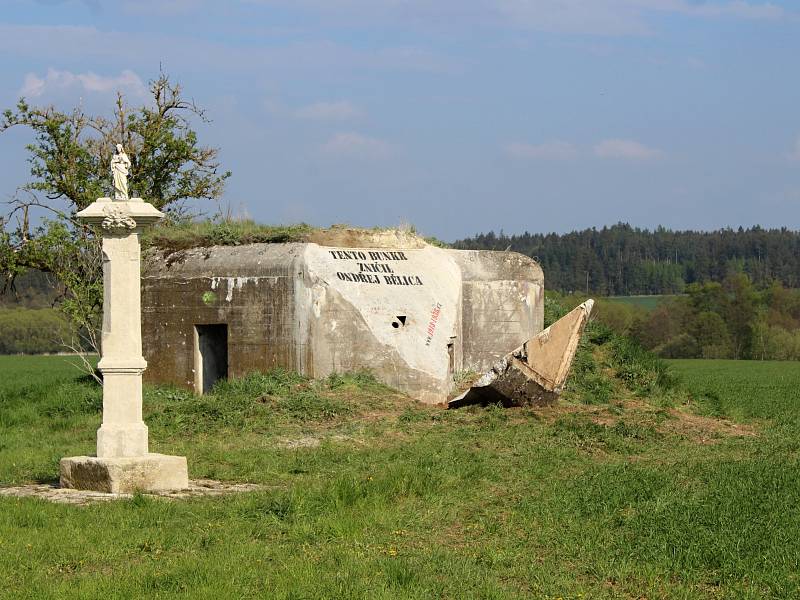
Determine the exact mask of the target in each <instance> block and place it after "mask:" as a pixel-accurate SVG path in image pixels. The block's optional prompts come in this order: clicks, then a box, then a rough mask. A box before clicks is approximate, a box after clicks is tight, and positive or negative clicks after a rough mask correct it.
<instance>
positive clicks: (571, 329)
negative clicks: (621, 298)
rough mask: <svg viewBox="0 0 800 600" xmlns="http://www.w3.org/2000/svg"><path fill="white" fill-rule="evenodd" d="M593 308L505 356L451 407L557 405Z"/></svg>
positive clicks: (583, 308) (588, 306)
mask: <svg viewBox="0 0 800 600" xmlns="http://www.w3.org/2000/svg"><path fill="white" fill-rule="evenodd" d="M593 305H594V301H593V300H587V301H586V302H584V303H583V304H581V305H580V306H578V307H577V308H576V309H575V310H573V311H572V312H570V313H569V314H567V315H566V316H565V317H563V318H561V319H559V320H558V321H556V322H555V323H553V325H551V326H550V327H548V328H547V329H545V330H544V331H542V332H541V333H540V334H538V335H536V336H534V337H533V338H531V339H530V340H528V341H527V342H525V343H524V344H523V345H522V346H520V347H518V348H516V349H515V350H513V351H512V352H509V353H508V354H506V355H505V356H504V357H503V358H501V359H500V360H499V361H498V362H496V363H495V364H494V365H493V366H492V368H491V369H490V370H489V371H487V372H486V373H484V374H483V375H482V376H481V378H480V379H478V381H476V382H475V384H474V385H473V386H472V387H471V388H470V389H468V390H467V391H466V392H464V393H463V394H461V395H460V396H457V397H456V398H453V399H452V400H450V402H449V403H448V404H449V406H450V407H451V408H456V407H458V406H464V405H467V404H496V403H501V404H503V405H505V406H522V405H526V406H529V405H533V406H541V405H546V404H552V403H553V402H555V400H556V399H557V398H558V396H559V395H560V394H561V391H562V390H563V388H564V384H565V383H566V381H567V376H568V375H569V371H570V367H571V366H572V361H573V359H574V358H575V351H576V350H577V349H578V343H579V342H580V338H581V334H582V333H583V330H584V328H585V327H586V323H587V322H588V320H589V315H590V314H591V312H592V306H593Z"/></svg>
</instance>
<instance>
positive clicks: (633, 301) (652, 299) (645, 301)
mask: <svg viewBox="0 0 800 600" xmlns="http://www.w3.org/2000/svg"><path fill="white" fill-rule="evenodd" d="M673 297H674V296H670V295H653V296H609V297H608V300H613V301H614V302H622V303H624V304H630V305H632V306H639V307H641V308H643V309H645V310H654V309H656V308H657V307H658V305H659V304H661V303H662V302H664V301H665V300H668V299H669V298H673Z"/></svg>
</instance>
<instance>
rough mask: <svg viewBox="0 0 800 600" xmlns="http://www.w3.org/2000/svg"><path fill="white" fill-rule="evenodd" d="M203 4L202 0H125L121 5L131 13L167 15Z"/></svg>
mask: <svg viewBox="0 0 800 600" xmlns="http://www.w3.org/2000/svg"><path fill="white" fill-rule="evenodd" d="M203 4H205V2H204V1H203V0H127V1H126V2H125V3H124V4H123V7H124V9H125V12H127V13H130V14H133V15H148V16H153V15H158V16H161V17H168V16H175V15H185V14H187V13H190V12H193V11H196V10H199V9H200V8H202V5H203Z"/></svg>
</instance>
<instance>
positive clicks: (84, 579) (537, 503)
mask: <svg viewBox="0 0 800 600" xmlns="http://www.w3.org/2000/svg"><path fill="white" fill-rule="evenodd" d="M576 368H577V369H579V370H581V369H583V368H584V367H582V366H581V364H580V363H579V364H578V365H577V367H576ZM602 368H603V369H604V370H609V369H612V368H614V367H613V365H611V364H610V363H603V364H602ZM673 368H674V370H675V371H676V372H678V373H679V374H680V375H681V376H682V377H683V379H684V381H685V382H686V386H687V389H685V390H681V389H673V390H672V391H666V392H664V391H659V392H653V393H649V394H648V397H646V398H645V397H641V394H638V395H637V393H635V391H631V388H630V387H627V386H623V385H622V384H621V383H620V382H624V381H628V380H629V379H632V378H634V377H635V373H630V372H625V371H624V370H622V371H620V372H618V373H616V374H615V379H614V380H613V382H614V383H613V384H608V385H607V386H606V388H603V389H604V390H605V391H602V393H601V392H598V391H597V390H594V391H593V392H592V393H584V392H585V391H586V390H584V392H581V393H580V394H579V393H577V392H576V390H571V391H570V393H568V394H567V398H566V399H565V400H564V401H563V402H562V403H561V404H560V405H559V406H557V407H553V408H547V409H539V410H531V409H508V410H506V409H500V408H495V407H488V408H477V407H472V408H469V409H461V410H457V411H443V410H441V409H438V408H429V407H424V406H420V405H417V404H413V403H410V401H409V400H408V399H407V398H404V397H402V396H401V395H399V394H397V393H394V392H392V391H391V390H388V389H386V388H384V387H383V386H381V385H380V384H377V383H376V382H375V381H374V380H372V379H371V378H370V377H368V376H364V375H350V376H336V377H332V378H329V379H328V380H325V381H322V382H312V381H308V380H306V379H304V378H302V377H299V376H297V375H293V374H288V373H283V372H274V373H270V374H267V375H254V376H251V377H249V378H247V379H245V380H241V381H238V382H230V383H227V384H225V385H223V386H221V387H220V388H218V389H217V390H216V391H215V393H214V394H213V395H209V396H206V397H203V398H195V397H193V396H191V395H189V394H187V393H185V392H183V391H179V390H174V389H164V388H159V389H153V388H149V389H147V390H146V394H145V405H146V420H147V422H148V424H149V426H150V437H151V447H152V448H153V450H154V451H158V452H165V453H171V454H183V455H186V456H187V457H188V459H189V468H190V474H191V476H192V477H195V478H199V477H208V478H216V479H222V480H231V481H247V482H258V483H262V484H264V485H265V486H267V487H266V489H265V490H264V491H261V492H256V493H248V494H242V495H238V496H229V497H225V498H205V499H195V500H190V501H166V500H158V499H150V498H147V497H143V496H137V497H134V498H133V499H130V500H120V501H116V502H113V503H110V504H102V505H91V506H84V507H81V506H67V505H55V504H50V503H46V502H43V501H38V500H32V499H13V498H0V596H2V597H7V598H37V599H38V598H68V597H80V598H95V597H96V598H100V597H102V598H132V597H154V598H155V597H158V598H177V597H193V598H238V597H259V598H261V597H264V598H287V599H288V598H459V599H460V598H531V597H532V598H551V599H555V598H571V599H577V598H648V599H653V598H754V599H755V598H793V597H798V596H800V565H799V564H798V561H799V560H800V508H799V507H800V469H798V457H799V456H800V363H748V362H724V361H713V362H712V361H676V362H674V363H673ZM0 373H1V374H2V377H0V482H2V484H4V485H7V484H19V483H23V482H31V481H51V480H53V479H54V478H55V477H57V462H58V459H59V458H60V457H62V456H68V455H76V454H85V453H91V452H92V451H93V444H94V436H95V430H96V428H97V426H98V425H99V418H100V406H101V402H100V399H101V394H100V390H99V389H98V388H97V387H96V386H95V384H93V383H92V381H91V380H89V379H86V378H81V377H80V376H79V375H78V374H77V372H76V371H75V370H74V369H73V368H72V367H70V366H67V365H65V363H64V359H62V358H58V357H0ZM582 381H583V380H582ZM587 381H588V382H589V383H586V382H587ZM592 381H594V382H595V384H596V386H600V387H602V386H601V385H600V383H598V382H599V381H600V380H599V379H587V380H585V381H584V383H582V384H581V385H582V386H584V387H586V389H587V390H589V389H590V388H592V386H595V384H593V383H592ZM596 386H595V387H596ZM609 386H610V387H609ZM637 389H638V388H637ZM640 392H641V390H640ZM585 402H590V403H588V404H587V403H585Z"/></svg>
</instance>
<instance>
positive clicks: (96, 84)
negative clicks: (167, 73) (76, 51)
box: [19, 68, 147, 98]
mask: <svg viewBox="0 0 800 600" xmlns="http://www.w3.org/2000/svg"><path fill="white" fill-rule="evenodd" d="M76 86H79V87H81V88H83V90H84V91H86V92H99V93H107V92H114V91H117V90H119V91H127V92H129V93H132V94H134V95H137V96H144V95H145V94H146V92H147V88H146V87H145V85H144V83H142V80H141V78H140V77H139V76H138V75H137V74H136V73H134V72H133V71H130V70H128V69H125V70H123V71H122V72H121V73H120V74H119V75H117V76H116V77H103V76H102V75H98V74H97V73H93V72H91V71H89V72H87V73H72V72H71V71H59V70H58V69H52V68H51V69H47V73H46V74H45V75H44V76H43V77H39V76H38V75H36V74H35V73H28V74H27V75H25V80H24V81H23V83H22V88H21V89H20V91H19V93H20V95H22V96H26V97H31V98H35V97H38V96H41V95H42V94H45V93H47V92H53V91H58V90H66V89H69V88H72V87H76Z"/></svg>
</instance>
